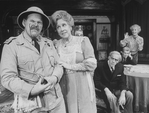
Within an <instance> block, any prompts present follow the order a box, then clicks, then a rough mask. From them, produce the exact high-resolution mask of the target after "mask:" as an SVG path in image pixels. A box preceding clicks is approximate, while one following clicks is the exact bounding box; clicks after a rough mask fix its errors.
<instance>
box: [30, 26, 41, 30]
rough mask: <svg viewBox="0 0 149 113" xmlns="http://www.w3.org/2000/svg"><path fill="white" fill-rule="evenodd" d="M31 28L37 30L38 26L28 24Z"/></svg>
mask: <svg viewBox="0 0 149 113" xmlns="http://www.w3.org/2000/svg"><path fill="white" fill-rule="evenodd" d="M33 29H35V30H37V31H39V28H38V27H37V26H30V30H33Z"/></svg>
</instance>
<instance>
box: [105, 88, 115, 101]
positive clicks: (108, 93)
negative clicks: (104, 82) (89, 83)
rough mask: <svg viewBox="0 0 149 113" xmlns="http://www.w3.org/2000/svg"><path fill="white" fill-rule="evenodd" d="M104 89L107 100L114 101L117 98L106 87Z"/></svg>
mask: <svg viewBox="0 0 149 113" xmlns="http://www.w3.org/2000/svg"><path fill="white" fill-rule="evenodd" d="M104 90H105V93H106V95H107V98H108V100H109V101H112V100H113V101H114V100H116V99H117V98H116V96H115V95H114V94H113V93H112V92H111V91H110V90H109V89H108V88H105V89H104Z"/></svg>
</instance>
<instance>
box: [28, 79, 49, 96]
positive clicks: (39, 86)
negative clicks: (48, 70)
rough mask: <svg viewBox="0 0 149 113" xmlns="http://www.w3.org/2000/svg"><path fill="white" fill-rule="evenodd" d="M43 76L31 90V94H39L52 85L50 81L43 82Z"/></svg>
mask: <svg viewBox="0 0 149 113" xmlns="http://www.w3.org/2000/svg"><path fill="white" fill-rule="evenodd" d="M42 82H43V78H40V79H39V81H38V82H37V83H36V85H34V87H33V89H32V90H31V95H38V94H39V93H41V92H44V91H45V89H46V88H48V87H51V83H50V82H48V83H46V84H43V83H42Z"/></svg>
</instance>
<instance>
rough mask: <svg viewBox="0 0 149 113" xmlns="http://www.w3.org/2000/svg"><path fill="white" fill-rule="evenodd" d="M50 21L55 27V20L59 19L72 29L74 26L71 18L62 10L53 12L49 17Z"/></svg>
mask: <svg viewBox="0 0 149 113" xmlns="http://www.w3.org/2000/svg"><path fill="white" fill-rule="evenodd" d="M51 19H52V21H53V22H54V25H55V26H56V24H57V20H59V19H63V20H64V21H66V22H67V23H68V24H69V25H70V26H72V27H73V26H74V19H73V17H72V16H71V15H70V14H69V13H68V12H67V11H64V10H58V11H56V12H54V13H53V14H52V15H51Z"/></svg>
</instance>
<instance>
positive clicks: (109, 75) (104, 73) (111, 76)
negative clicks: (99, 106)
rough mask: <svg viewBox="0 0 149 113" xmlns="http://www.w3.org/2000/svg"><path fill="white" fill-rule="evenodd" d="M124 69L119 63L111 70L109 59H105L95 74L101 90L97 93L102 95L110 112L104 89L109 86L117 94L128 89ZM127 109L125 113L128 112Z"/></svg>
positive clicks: (97, 84)
mask: <svg viewBox="0 0 149 113" xmlns="http://www.w3.org/2000/svg"><path fill="white" fill-rule="evenodd" d="M123 71H124V67H123V64H121V63H117V64H116V66H115V70H114V71H113V72H112V71H111V70H110V67H109V65H108V62H107V61H105V62H104V63H103V64H98V66H97V68H96V70H95V75H94V81H95V87H96V88H97V89H99V90H101V92H97V93H96V94H97V95H98V97H101V98H102V99H103V100H104V101H105V103H106V105H107V108H108V110H109V113H110V105H109V102H108V99H107V96H106V94H105V91H104V89H105V88H106V87H107V88H109V90H110V91H111V92H112V93H114V94H115V95H117V94H116V93H117V92H119V93H118V95H120V92H121V91H122V90H127V88H126V76H125V75H124V73H123ZM131 107H132V105H131ZM130 109H132V108H130ZM127 111H128V110H127ZM127 111H126V112H125V113H128V112H127ZM129 113H131V112H129Z"/></svg>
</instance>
